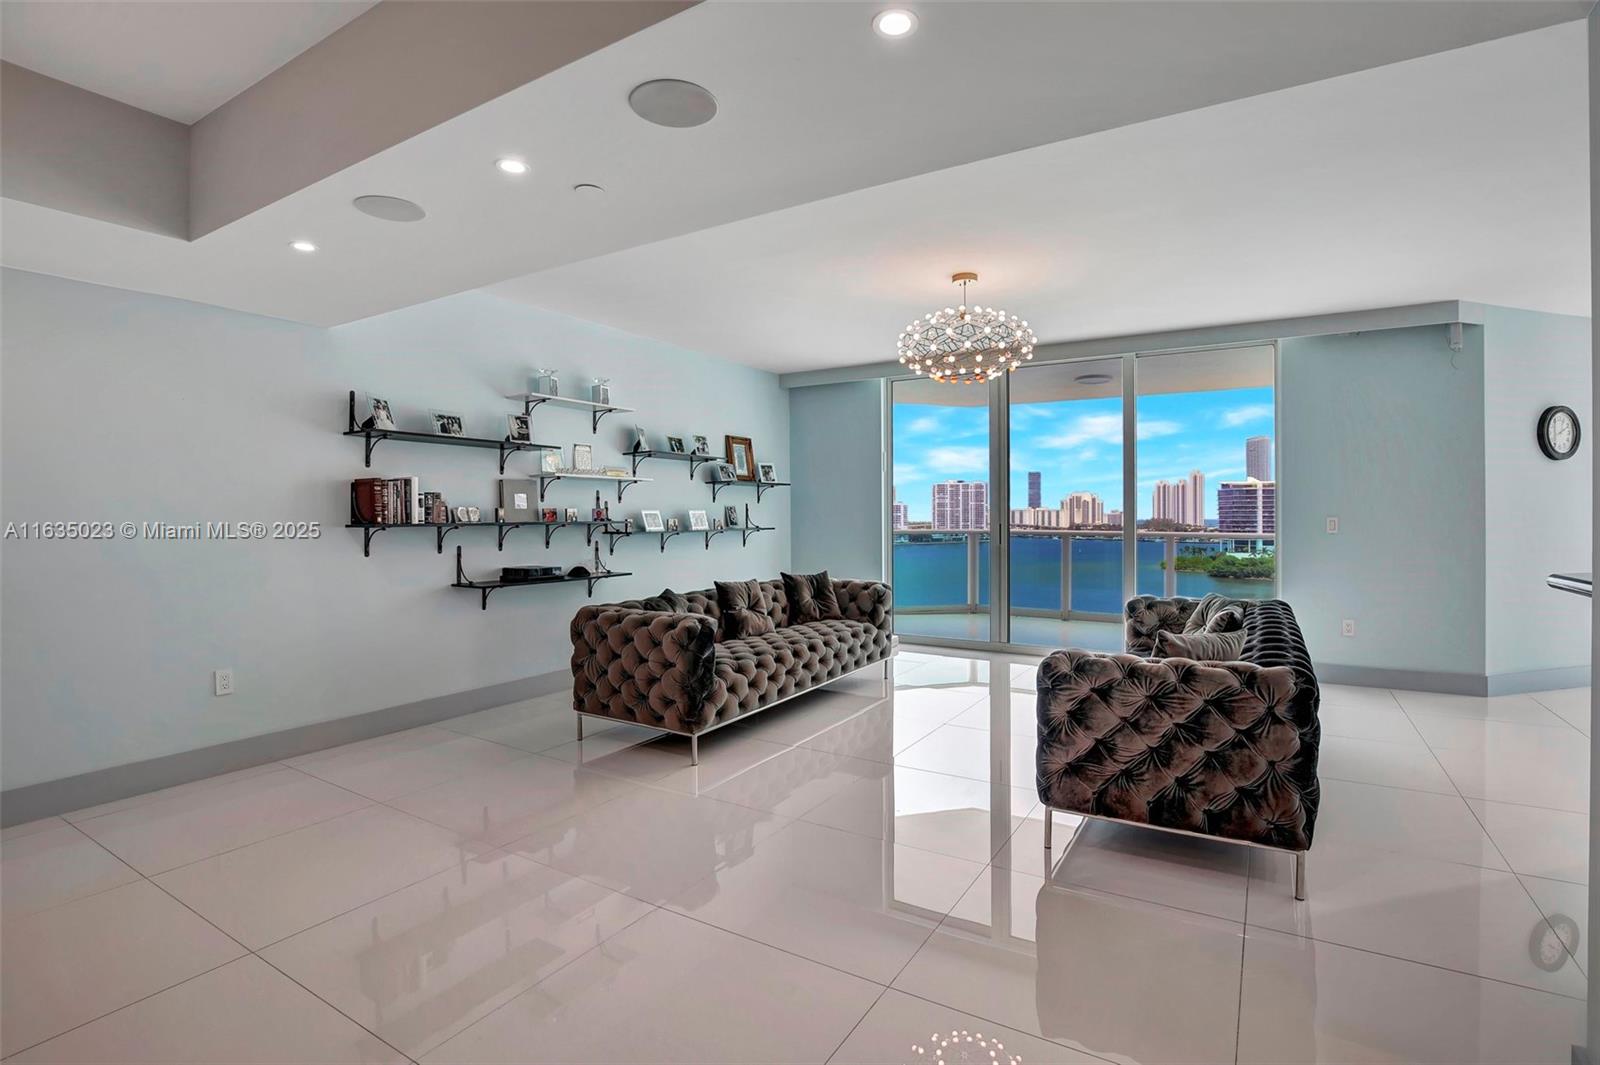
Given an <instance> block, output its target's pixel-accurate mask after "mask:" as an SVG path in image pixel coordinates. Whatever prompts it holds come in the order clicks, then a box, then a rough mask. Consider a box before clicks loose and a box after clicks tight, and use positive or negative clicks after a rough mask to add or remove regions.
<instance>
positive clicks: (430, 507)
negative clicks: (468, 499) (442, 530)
mask: <svg viewBox="0 0 1600 1065" xmlns="http://www.w3.org/2000/svg"><path fill="white" fill-rule="evenodd" d="M422 520H423V521H425V522H427V523H428V524H430V525H442V524H443V523H445V522H447V521H449V520H450V505H449V504H448V503H446V502H445V501H444V496H443V495H441V494H440V493H438V492H424V493H422Z"/></svg>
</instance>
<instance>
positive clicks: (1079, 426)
mask: <svg viewBox="0 0 1600 1065" xmlns="http://www.w3.org/2000/svg"><path fill="white" fill-rule="evenodd" d="M1091 442H1099V443H1103V444H1120V443H1122V415H1120V414H1080V415H1079V416H1078V417H1076V418H1074V419H1073V420H1072V423H1071V424H1070V425H1068V426H1067V428H1066V429H1064V430H1062V431H1061V432H1059V433H1056V434H1055V435H1053V436H1046V437H1041V438H1040V439H1039V440H1037V441H1035V443H1037V444H1038V446H1040V447H1048V448H1059V449H1068V448H1076V447H1082V446H1083V445H1084V444H1087V443H1091Z"/></svg>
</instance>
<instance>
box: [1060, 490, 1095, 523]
mask: <svg viewBox="0 0 1600 1065" xmlns="http://www.w3.org/2000/svg"><path fill="white" fill-rule="evenodd" d="M1105 520H1106V505H1105V503H1104V502H1102V501H1101V499H1100V497H1099V496H1097V495H1095V494H1094V493H1093V492H1074V493H1072V494H1071V495H1069V496H1068V497H1067V498H1065V499H1063V500H1062V501H1061V524H1062V525H1063V526H1065V527H1066V528H1069V529H1091V528H1093V527H1094V526H1096V525H1103V524H1105Z"/></svg>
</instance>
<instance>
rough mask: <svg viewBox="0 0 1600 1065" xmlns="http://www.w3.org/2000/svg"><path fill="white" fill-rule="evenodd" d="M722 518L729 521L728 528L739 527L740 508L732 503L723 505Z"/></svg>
mask: <svg viewBox="0 0 1600 1065" xmlns="http://www.w3.org/2000/svg"><path fill="white" fill-rule="evenodd" d="M722 520H723V521H724V522H726V523H727V526H728V528H730V529H737V528H738V527H739V508H738V507H736V506H734V505H733V504H732V503H730V504H728V505H727V506H725V507H723V508H722Z"/></svg>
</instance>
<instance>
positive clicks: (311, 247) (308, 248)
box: [289, 240, 317, 255]
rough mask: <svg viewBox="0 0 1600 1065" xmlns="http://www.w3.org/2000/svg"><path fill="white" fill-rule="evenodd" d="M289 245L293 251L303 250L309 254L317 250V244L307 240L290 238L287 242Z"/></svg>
mask: <svg viewBox="0 0 1600 1065" xmlns="http://www.w3.org/2000/svg"><path fill="white" fill-rule="evenodd" d="M289 247H291V248H293V249H294V250H295V251H303V252H305V253H306V254H307V255H310V254H311V253H312V252H314V251H316V250H317V246H316V245H315V244H313V243H311V242H310V241H309V240H291V241H290V242H289Z"/></svg>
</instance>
